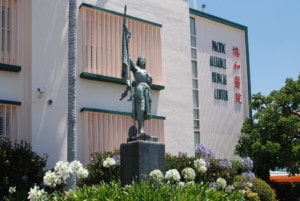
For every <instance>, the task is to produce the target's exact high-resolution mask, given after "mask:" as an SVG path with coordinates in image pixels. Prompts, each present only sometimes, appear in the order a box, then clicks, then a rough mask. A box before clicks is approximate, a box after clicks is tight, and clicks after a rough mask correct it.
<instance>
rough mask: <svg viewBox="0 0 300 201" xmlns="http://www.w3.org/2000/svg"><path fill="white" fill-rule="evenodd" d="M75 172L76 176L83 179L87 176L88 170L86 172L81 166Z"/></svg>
mask: <svg viewBox="0 0 300 201" xmlns="http://www.w3.org/2000/svg"><path fill="white" fill-rule="evenodd" d="M76 174H77V177H78V178H79V179H83V178H87V177H88V175H89V172H88V170H87V169H85V168H83V167H82V168H79V169H78V171H77V172H76Z"/></svg>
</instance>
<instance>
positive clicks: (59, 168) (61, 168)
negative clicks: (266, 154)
mask: <svg viewBox="0 0 300 201" xmlns="http://www.w3.org/2000/svg"><path fill="white" fill-rule="evenodd" d="M54 171H55V172H56V174H57V175H58V176H59V177H60V178H62V180H64V181H66V180H67V179H68V178H69V177H70V173H72V170H71V168H70V164H69V163H68V162H63V161H59V162H57V163H56V165H55V168H54Z"/></svg>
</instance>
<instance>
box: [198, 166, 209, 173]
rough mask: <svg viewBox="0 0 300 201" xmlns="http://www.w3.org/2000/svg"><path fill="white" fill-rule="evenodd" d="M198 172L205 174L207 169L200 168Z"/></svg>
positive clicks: (204, 167)
mask: <svg viewBox="0 0 300 201" xmlns="http://www.w3.org/2000/svg"><path fill="white" fill-rule="evenodd" d="M198 171H199V172H201V173H205V172H207V167H206V166H201V167H200V168H199V170H198Z"/></svg>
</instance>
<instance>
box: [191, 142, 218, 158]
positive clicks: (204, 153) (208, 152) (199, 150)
mask: <svg viewBox="0 0 300 201" xmlns="http://www.w3.org/2000/svg"><path fill="white" fill-rule="evenodd" d="M195 152H196V155H197V156H198V157H200V158H205V159H214V158H215V153H214V151H213V150H212V149H210V148H207V147H206V146H205V145H203V144H197V145H196V146H195Z"/></svg>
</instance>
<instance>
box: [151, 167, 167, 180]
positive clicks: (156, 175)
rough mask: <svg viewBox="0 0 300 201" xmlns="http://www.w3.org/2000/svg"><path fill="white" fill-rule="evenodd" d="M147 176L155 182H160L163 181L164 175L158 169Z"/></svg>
mask: <svg viewBox="0 0 300 201" xmlns="http://www.w3.org/2000/svg"><path fill="white" fill-rule="evenodd" d="M149 176H150V177H151V178H152V179H154V180H155V181H162V180H163V179H164V175H163V173H162V172H161V171H160V170H159V169H156V170H152V171H151V172H150V174H149Z"/></svg>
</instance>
